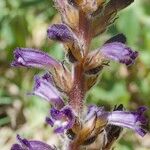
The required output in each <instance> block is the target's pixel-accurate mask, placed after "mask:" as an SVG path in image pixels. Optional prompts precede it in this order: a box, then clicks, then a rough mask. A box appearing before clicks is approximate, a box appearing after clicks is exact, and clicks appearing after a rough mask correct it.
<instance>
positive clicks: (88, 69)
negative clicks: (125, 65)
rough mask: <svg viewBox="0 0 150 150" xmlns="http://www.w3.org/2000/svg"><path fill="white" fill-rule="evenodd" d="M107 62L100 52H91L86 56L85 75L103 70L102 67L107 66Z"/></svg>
mask: <svg viewBox="0 0 150 150" xmlns="http://www.w3.org/2000/svg"><path fill="white" fill-rule="evenodd" d="M108 63H109V62H108V61H106V58H105V57H104V56H103V55H101V52H100V51H98V50H95V51H92V52H90V53H89V54H88V56H87V58H86V61H85V64H84V69H85V73H88V74H89V73H98V72H99V71H100V70H101V69H103V66H104V65H108Z"/></svg>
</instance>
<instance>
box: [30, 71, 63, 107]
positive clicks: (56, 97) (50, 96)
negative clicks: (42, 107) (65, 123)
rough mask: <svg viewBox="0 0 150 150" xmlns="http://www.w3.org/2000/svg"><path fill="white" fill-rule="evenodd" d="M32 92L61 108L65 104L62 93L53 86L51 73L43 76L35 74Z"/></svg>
mask: <svg viewBox="0 0 150 150" xmlns="http://www.w3.org/2000/svg"><path fill="white" fill-rule="evenodd" d="M31 94H33V95H36V96H39V97H41V98H43V99H45V100H47V101H48V102H50V103H51V104H52V106H53V107H55V108H58V109H60V108H62V107H63V106H64V102H63V100H62V98H61V95H60V93H59V91H58V90H57V89H56V88H55V87H54V86H53V84H52V79H51V77H50V75H49V74H45V75H44V76H43V77H39V76H35V85H34V89H33V92H32V93H31Z"/></svg>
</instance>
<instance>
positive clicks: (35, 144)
mask: <svg viewBox="0 0 150 150" xmlns="http://www.w3.org/2000/svg"><path fill="white" fill-rule="evenodd" d="M17 139H18V141H19V144H14V145H13V146H12V147H11V150H56V148H52V147H51V146H50V145H48V144H46V143H44V142H42V141H34V140H27V139H23V138H21V137H20V136H19V135H17Z"/></svg>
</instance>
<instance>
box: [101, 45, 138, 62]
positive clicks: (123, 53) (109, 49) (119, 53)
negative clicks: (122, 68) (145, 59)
mask: <svg viewBox="0 0 150 150" xmlns="http://www.w3.org/2000/svg"><path fill="white" fill-rule="evenodd" d="M100 53H101V54H102V55H103V56H104V57H105V58H106V59H110V60H114V61H118V62H120V63H123V64H126V65H131V64H133V63H134V61H135V59H136V57H137V56H138V52H137V51H132V50H131V49H130V48H129V47H127V46H126V45H125V44H123V43H120V42H113V43H107V44H104V45H103V47H102V48H101V49H100Z"/></svg>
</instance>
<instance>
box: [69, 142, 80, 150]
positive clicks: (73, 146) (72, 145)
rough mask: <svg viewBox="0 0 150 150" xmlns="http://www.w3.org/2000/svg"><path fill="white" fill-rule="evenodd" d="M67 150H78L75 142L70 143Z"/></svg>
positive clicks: (78, 147)
mask: <svg viewBox="0 0 150 150" xmlns="http://www.w3.org/2000/svg"><path fill="white" fill-rule="evenodd" d="M67 150H80V146H79V145H78V144H77V142H76V141H73V142H70V143H69V145H68V149H67Z"/></svg>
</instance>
